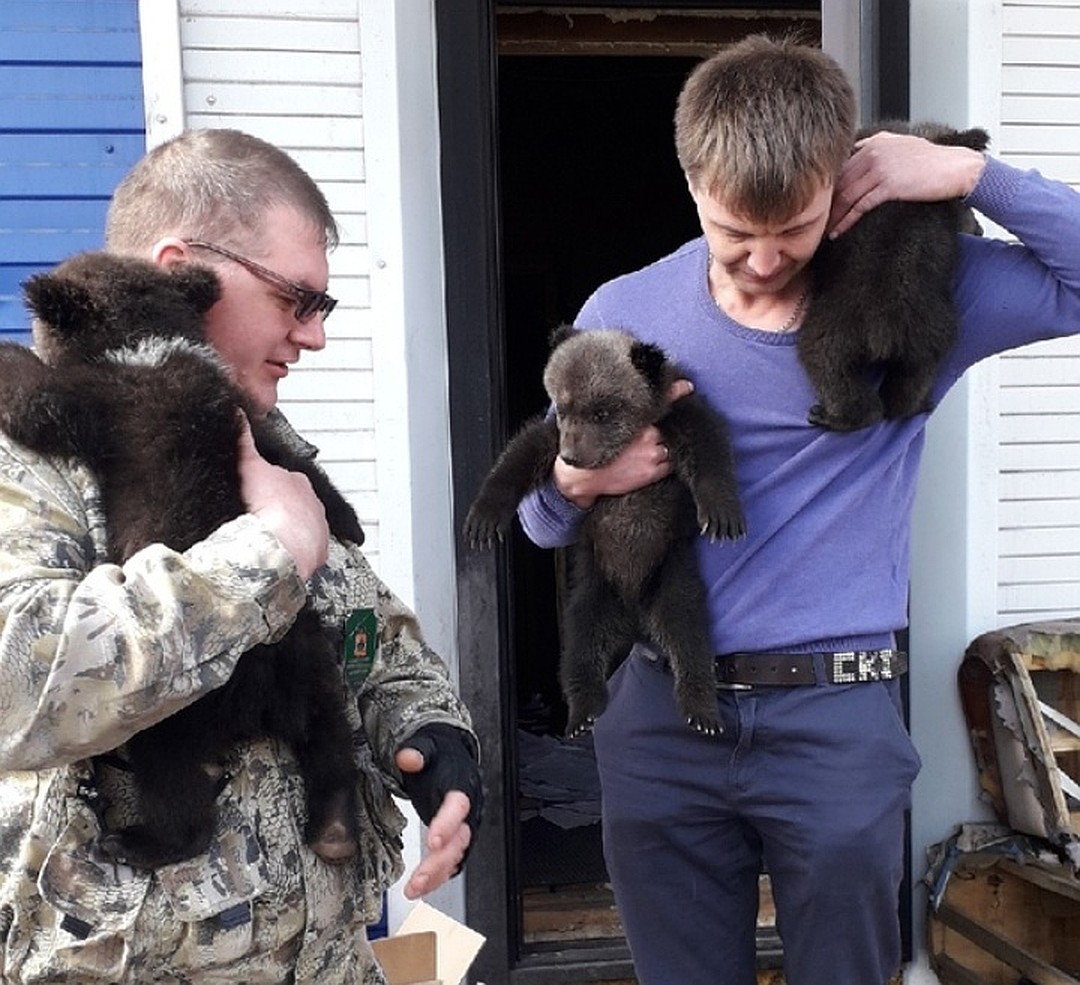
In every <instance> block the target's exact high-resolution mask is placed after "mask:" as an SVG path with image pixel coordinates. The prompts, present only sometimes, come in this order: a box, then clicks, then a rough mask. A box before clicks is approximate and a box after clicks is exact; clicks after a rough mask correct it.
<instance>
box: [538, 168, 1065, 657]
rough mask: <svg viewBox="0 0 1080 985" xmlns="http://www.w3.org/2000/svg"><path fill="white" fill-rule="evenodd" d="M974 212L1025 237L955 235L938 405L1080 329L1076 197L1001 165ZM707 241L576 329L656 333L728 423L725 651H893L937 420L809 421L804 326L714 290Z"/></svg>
mask: <svg viewBox="0 0 1080 985" xmlns="http://www.w3.org/2000/svg"><path fill="white" fill-rule="evenodd" d="M968 202H969V204H970V205H971V206H972V207H974V208H975V209H977V210H978V211H980V212H981V213H982V214H983V215H985V216H986V217H987V218H989V219H991V220H993V221H994V222H996V223H997V224H998V225H1000V226H1002V227H1003V228H1005V229H1007V230H1008V231H1009V232H1010V233H1012V234H1013V235H1014V236H1015V237H1016V238H1017V239H1018V240H1019V241H1020V243H1022V244H1023V245H1018V244H1009V243H1005V242H1004V241H1001V240H996V239H988V238H979V237H969V236H964V237H962V240H963V241H962V243H961V254H960V262H959V267H958V270H957V276H956V302H957V310H958V312H959V315H960V338H959V342H958V344H957V345H956V347H955V348H954V350H953V351H952V352H951V353H950V355H949V356H948V357H947V359H946V362H945V364H944V366H943V367H942V369H941V371H940V375H939V378H938V382H937V385H936V388H935V392H934V402H935V405H936V404H937V403H938V402H939V401H940V400H941V398H942V396H944V394H945V393H946V391H947V390H948V389H949V388H950V387H951V386H952V385H953V383H955V382H956V380H958V379H959V377H960V376H961V374H962V373H963V372H964V371H965V370H966V369H967V368H968V367H969V366H971V365H973V364H974V363H976V362H978V361H979V360H980V359H983V358H985V357H986V356H988V355H991V354H993V353H996V352H1002V351H1004V350H1006V349H1010V348H1014V347H1016V346H1019V345H1024V344H1026V343H1029V342H1034V341H1037V340H1040V339H1046V338H1051V337H1054V336H1062V335H1070V334H1073V333H1077V332H1080V195H1078V194H1076V193H1074V192H1073V191H1071V190H1070V189H1069V188H1068V187H1067V186H1065V185H1062V184H1059V183H1056V182H1052V181H1049V180H1047V179H1045V178H1043V177H1042V176H1041V175H1039V174H1038V173H1037V172H1033V171H1026V172H1025V171H1019V170H1016V169H1014V168H1012V167H1009V166H1008V165H1005V164H1003V163H1001V162H1000V161H996V160H994V159H990V160H988V162H987V166H986V168H985V169H984V172H983V175H982V178H981V179H980V181H979V183H978V185H977V187H976V188H975V189H974V190H973V191H972V193H971V195H970V196H969V198H968ZM707 263H708V254H707V247H706V245H705V241H704V239H703V238H699V239H695V240H692V241H691V242H689V243H687V244H685V245H684V246H683V247H681V248H680V249H679V250H677V251H676V252H674V253H672V254H671V255H670V256H667V257H664V258H663V259H661V260H659V261H657V262H656V263H653V264H651V265H650V266H648V267H646V268H644V269H643V270H639V271H637V272H636V273H632V274H628V275H626V276H623V277H619V278H617V279H615V280H613V281H610V282H608V283H607V284H604V285H603V286H602V287H600V288H599V289H598V290H597V291H596V292H595V293H594V294H593V296H592V297H591V298H589V300H588V301H587V302H586V303H585V306H584V307H583V308H582V310H581V313H580V314H579V316H578V318H577V324H578V326H579V327H582V328H622V329H626V330H627V331H630V332H632V333H633V334H634V335H636V336H637V337H638V338H640V339H642V340H645V341H649V342H655V343H656V344H658V345H660V346H661V347H663V348H664V350H665V351H666V352H667V353H668V354H669V355H670V356H671V357H672V358H673V359H675V360H676V361H678V362H679V363H680V364H681V365H682V366H683V368H684V369H685V370H686V371H687V375H688V376H689V377H690V378H691V379H692V380H693V381H694V384H695V387H696V391H697V392H698V393H699V394H701V395H702V396H704V397H705V398H706V399H707V400H708V401H709V402H710V403H711V404H712V405H713V406H714V407H715V408H716V409H717V410H718V411H720V412H721V413H722V414H723V415H724V417H725V418H726V419H727V421H728V427H729V433H730V437H731V442H732V446H733V450H734V455H735V463H736V469H737V472H738V479H739V489H740V492H741V495H742V501H743V506H744V509H745V510H746V520H747V527H748V534H747V536H746V537H745V538H744V539H743V540H741V541H739V542H736V543H731V542H719V543H710V542H708V541H706V540H705V539H701V540H700V541H699V548H698V560H699V565H700V568H701V573H702V576H703V578H704V580H705V583H706V585H707V586H708V593H709V611H710V624H711V631H712V639H713V645H714V647H715V652H717V653H730V652H733V651H736V650H765V649H783V650H791V651H803V650H814V649H824V650H845V649H861V648H874V647H882V646H889V645H891V644H892V642H893V634H894V632H895V631H896V630H897V629H900V628H901V627H903V626H904V625H905V624H906V610H907V596H908V568H909V533H910V527H911V511H912V502H913V499H914V495H915V480H916V475H917V472H918V467H919V460H920V458H921V455H922V449H923V443H924V428H925V426H926V415H920V416H918V417H915V418H912V419H909V420H902V421H890V422H884V423H881V424H878V425H876V426H874V427H870V428H866V429H863V430H861V431H855V432H851V433H834V432H828V431H824V430H822V429H821V428H817V427H814V426H812V425H810V424H808V423H807V420H806V415H807V411H808V410H809V408H810V406H811V404H813V403H814V402H815V396H814V393H813V390H812V388H811V386H810V383H809V381H808V380H807V378H806V374H805V373H804V372H803V370H802V367H801V365H800V363H799V359H798V356H797V353H796V348H795V334H794V333H787V334H778V333H775V332H766V331H760V330H756V329H752V328H747V327H745V326H743V325H740V324H738V323H737V322H735V321H733V320H732V319H731V318H729V317H727V316H726V315H725V314H723V313H722V312H721V311H720V310H719V309H718V308H717V307H716V305H715V304H714V303H713V301H712V298H711V297H710V295H709V291H708V285H707V277H706V265H707ZM583 515H584V514H583V512H582V511H581V510H579V509H578V508H577V507H575V506H574V505H573V504H572V503H570V502H568V501H567V500H566V499H564V498H563V497H562V496H561V495H560V494H559V493H558V491H557V490H556V489H555V488H554V486H553V485H551V484H550V483H549V484H548V485H546V486H544V487H542V488H541V489H540V490H538V491H537V492H535V493H533V494H531V495H530V496H529V497H528V498H527V499H526V500H525V501H524V502H523V503H522V505H521V508H520V509H519V516H520V519H521V522H522V525H523V527H524V529H525V532H526V533H527V534H528V536H529V537H530V539H532V541H533V542H534V543H536V544H538V545H539V546H541V547H557V546H563V545H566V544H569V543H572V542H573V540H574V539H575V537H576V535H577V530H578V526H579V524H580V521H581V518H582V516H583Z"/></svg>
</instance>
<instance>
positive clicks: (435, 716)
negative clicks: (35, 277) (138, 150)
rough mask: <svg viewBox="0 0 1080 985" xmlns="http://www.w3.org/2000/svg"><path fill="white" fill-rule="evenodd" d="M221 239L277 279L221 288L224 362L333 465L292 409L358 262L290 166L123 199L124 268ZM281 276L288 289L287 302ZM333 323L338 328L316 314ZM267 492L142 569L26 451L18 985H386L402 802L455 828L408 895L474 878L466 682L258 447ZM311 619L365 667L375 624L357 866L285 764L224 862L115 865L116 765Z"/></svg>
mask: <svg viewBox="0 0 1080 985" xmlns="http://www.w3.org/2000/svg"><path fill="white" fill-rule="evenodd" d="M226 171H228V174H229V177H227V178H226V179H225V180H221V178H220V174H223V173H225V172H226ZM211 174H212V175H213V180H209V179H208V180H206V181H200V180H199V176H200V175H201V176H208V175H211ZM177 176H179V177H177ZM223 189H224V190H225V192H226V193H227V194H226V197H224V198H223ZM245 196H246V198H245ZM187 199H191V200H192V201H191V202H189V201H187ZM237 199H239V201H237ZM147 216H149V219H148V218H147ZM210 236H215V237H219V238H225V239H227V241H228V242H229V243H230V244H232V245H233V247H234V248H235V247H236V244H237V243H247V244H248V249H249V251H250V252H256V253H257V255H258V256H259V258H260V259H259V262H258V263H257V264H255V265H254V266H253V267H249V266H248V265H246V264H245V263H244V262H242V261H243V257H242V256H241V255H240V252H239V249H237V250H236V255H237V257H238V258H239V259H238V260H237V262H235V263H223V264H222V266H221V267H220V268H216V269H217V270H218V273H219V279H220V280H221V282H222V291H223V294H222V300H221V301H220V302H218V304H217V305H216V306H215V309H212V311H211V313H210V316H208V336H209V338H210V341H211V342H212V343H213V344H214V345H215V347H216V348H217V349H218V350H219V352H220V353H221V354H222V356H223V358H224V359H225V361H226V363H227V364H228V365H229V366H230V368H231V369H232V371H233V374H234V376H235V378H236V379H237V381H238V382H239V383H240V385H241V386H242V388H243V389H244V390H245V392H246V393H247V395H248V396H249V398H251V400H252V402H253V405H254V406H255V408H256V410H257V411H260V410H261V411H263V412H265V413H266V414H268V415H269V416H270V419H271V420H273V421H274V422H275V425H276V426H277V427H278V429H279V431H280V432H281V434H282V435H284V436H286V437H287V438H288V440H289V441H290V442H291V443H292V445H293V446H294V447H295V448H296V449H297V450H299V451H302V452H304V453H306V454H313V453H314V449H312V448H311V446H309V445H307V444H306V442H303V441H302V439H300V438H299V437H298V436H297V435H295V433H294V432H292V430H291V429H290V428H289V426H288V424H287V423H286V422H285V421H284V418H282V417H281V416H280V414H279V413H278V412H277V411H276V410H274V404H275V403H276V397H277V389H276V384H277V381H278V380H279V379H280V378H281V377H282V376H283V375H285V373H286V372H287V365H288V364H291V363H292V362H295V361H296V359H298V358H299V355H300V351H301V350H303V349H309V348H310V349H317V348H321V347H322V344H324V343H325V335H324V334H323V332H322V318H323V317H324V316H325V315H326V314H328V313H329V309H330V308H332V307H333V301H332V300H331V299H329V297H328V296H327V295H326V294H325V292H324V290H323V289H322V288H323V286H324V285H325V280H326V265H325V252H326V248H327V246H328V245H333V243H334V242H335V241H336V226H335V224H334V221H333V218H332V217H331V216H330V213H329V210H328V209H327V207H326V204H325V199H324V198H323V197H322V195H321V193H320V192H319V191H318V190H317V189H316V188H315V186H314V183H313V182H311V179H310V178H309V177H308V176H307V175H306V174H304V172H302V171H301V170H300V169H299V168H298V167H297V166H296V165H295V164H294V163H293V162H291V160H290V159H288V158H287V157H286V155H284V154H282V153H281V152H280V151H278V150H277V149H276V148H273V147H270V146H269V145H266V144H264V143H263V142H262V141H258V140H256V139H255V138H251V137H248V136H247V135H243V134H238V133H236V132H233V131H224V130H221V131H204V132H199V131H193V132H191V133H189V134H185V135H183V136H181V137H180V138H177V139H176V140H174V141H172V142H170V143H169V144H166V145H163V147H160V148H158V149H157V150H156V151H154V152H151V154H150V155H148V156H147V158H145V159H144V161H143V162H142V163H141V164H140V165H138V166H137V167H136V169H135V171H134V172H133V174H132V175H131V176H129V178H128V179H127V180H126V181H125V183H124V184H123V185H122V186H121V189H120V190H118V193H117V196H116V197H115V198H114V203H113V208H112V210H111V211H110V228H109V246H110V248H111V249H115V250H118V251H120V252H139V253H143V254H145V253H146V252H150V254H151V256H152V257H153V259H154V260H155V261H157V262H159V263H170V262H192V261H194V259H195V257H194V251H193V249H192V247H191V244H190V243H189V242H188V240H189V239H190V240H201V239H202V238H203V237H206V238H207V240H209V237H210ZM149 243H153V244H154V245H153V248H152V249H149V250H148V249H147V246H148V244H149ZM162 244H164V246H162ZM317 254H318V257H321V262H320V259H318V257H317V256H316V255H317ZM199 262H204V258H203V257H199ZM264 263H265V266H263V264H264ZM274 263H277V264H278V265H279V266H278V267H274ZM305 264H306V266H305ZM278 269H284V270H285V271H287V272H288V277H286V278H284V279H282V278H280V277H279V278H278V279H277V280H275V279H274V277H275V276H277V275H276V273H275V271H276V270H278ZM259 271H262V273H263V274H267V273H268V272H269V273H270V274H271V275H272V276H270V277H269V278H267V277H261V276H259V273H258V272H259ZM294 280H295V281H300V284H297V283H295V282H294ZM313 299H314V302H315V303H316V304H317V305H318V307H317V308H316V311H315V317H312V314H311V311H310V310H305V309H303V308H302V307H301V305H302V304H307V305H308V309H310V308H311V306H312V301H313ZM245 319H250V324H248V325H245ZM241 473H242V481H243V483H244V497H245V501H246V502H247V504H248V507H249V512H248V513H247V514H245V515H243V516H241V517H239V518H237V519H235V520H232V521H229V522H228V523H225V524H223V525H222V526H221V527H219V528H218V529H217V530H216V531H215V532H214V533H213V534H211V535H210V536H209V537H208V538H207V539H206V540H204V541H202V542H201V543H199V544H196V545H195V546H194V547H192V548H191V549H190V550H188V551H185V552H182V553H178V552H176V551H173V550H170V549H169V548H167V547H165V546H164V545H161V544H156V545H151V546H149V547H147V548H145V549H143V550H141V551H139V552H137V553H136V554H135V555H133V556H132V557H131V559H130V560H129V561H128V562H126V563H125V564H124V565H123V566H118V565H116V564H112V563H109V562H108V561H107V555H106V537H105V525H104V513H103V508H102V502H101V496H100V490H99V489H98V487H97V484H96V482H95V480H94V478H93V476H92V474H91V473H90V472H89V470H88V469H87V468H85V467H84V466H83V465H81V464H80V463H78V462H71V461H66V462H61V461H53V460H46V459H43V458H41V457H39V456H37V455H34V454H32V453H30V452H28V451H27V450H26V449H24V448H20V447H19V446H17V445H14V444H13V443H11V442H10V441H9V440H8V439H7V438H6V437H4V436H3V435H0V721H2V722H3V728H2V730H0V982H4V983H11V985H15V983H41V982H57V983H59V982H64V983H84V982H110V983H120V982H123V983H139V985H142V983H150V982H154V983H175V985H181V983H191V985H209V983H222V985H224V983H251V985H255V983H264V982H265V983H275V985H277V983H286V982H289V983H305V982H316V981H317V982H318V983H319V985H337V983H341V985H346V983H356V985H360V983H363V985H383V983H384V982H385V979H384V977H383V974H382V972H381V970H380V969H379V968H378V966H377V965H376V963H375V962H374V959H373V957H372V955H371V950H370V948H369V947H368V945H367V940H366V934H365V927H366V925H367V924H369V923H371V922H373V921H374V920H375V919H376V918H377V917H378V915H379V911H380V905H381V900H382V894H383V891H384V890H385V889H386V888H387V887H388V886H389V885H390V884H391V883H393V882H394V881H395V880H397V879H398V878H399V876H401V875H402V872H403V866H402V861H401V838H400V835H401V830H402V827H403V824H404V819H403V817H402V816H401V814H400V812H399V811H398V810H397V808H396V806H395V804H394V802H393V800H392V799H391V795H395V794H396V795H399V796H410V797H412V799H413V802H414V804H415V806H416V809H417V812H418V813H419V815H420V816H421V818H422V819H423V820H424V821H425V822H426V823H427V824H428V825H429V831H428V838H427V849H428V851H427V854H426V856H425V858H424V859H423V860H422V861H421V863H420V864H419V865H418V867H417V869H416V870H415V872H414V873H413V874H412V876H411V878H410V880H409V882H408V883H407V885H406V889H405V892H406V895H408V896H410V897H416V896H418V895H421V894H422V893H424V892H428V891H430V890H431V889H434V888H436V887H437V886H438V885H439V884H441V883H442V882H443V881H445V880H446V879H447V878H449V877H450V876H452V875H453V874H455V872H456V871H457V870H458V869H459V868H460V866H461V864H462V862H463V860H464V857H465V854H466V852H467V850H468V845H469V841H470V839H471V837H472V831H473V828H474V827H475V825H476V824H477V823H478V820H479V810H480V799H481V791H480V784H479V773H478V769H477V766H476V748H477V747H476V741H475V737H474V735H473V734H472V732H471V727H470V722H469V717H468V713H467V711H466V709H465V708H464V707H463V705H462V704H461V702H460V700H459V699H458V698H457V696H456V695H455V692H454V690H453V687H452V685H451V683H450V681H449V678H448V675H447V672H446V668H445V666H444V665H443V663H442V661H441V660H440V659H439V658H438V656H436V655H435V654H434V653H433V652H432V651H431V650H430V649H429V648H428V647H427V646H426V645H425V643H424V641H423V638H422V636H421V633H420V628H419V626H418V624H417V621H416V618H415V616H414V615H413V614H412V613H411V612H410V611H409V610H408V609H407V608H406V607H405V606H404V605H403V604H402V603H401V602H400V601H399V600H398V599H397V598H396V597H395V596H394V595H393V594H392V593H391V592H390V591H389V589H388V588H387V587H386V586H385V585H383V584H382V583H381V582H380V581H379V579H378V578H377V577H376V576H375V574H374V573H373V571H372V570H371V568H370V566H369V565H368V563H367V561H366V560H365V558H364V556H363V554H362V553H361V551H360V550H359V549H357V548H355V547H352V546H346V545H344V544H342V543H340V542H337V541H334V540H332V539H330V538H329V536H328V534H327V532H326V529H325V517H324V516H323V515H322V512H321V506H319V505H318V503H317V500H315V498H314V494H313V492H312V491H311V489H310V486H309V485H307V480H306V479H305V478H303V477H300V476H298V475H296V474H295V473H283V470H279V469H275V468H274V467H273V466H271V465H269V464H268V463H266V462H265V461H263V460H262V459H261V458H259V456H258V454H257V452H255V450H254V446H253V445H249V447H248V448H247V458H246V460H244V459H243V456H242V466H241ZM320 524H321V526H320ZM305 599H309V600H310V601H311V602H312V604H313V605H314V607H315V608H316V610H317V611H318V612H319V614H320V616H321V618H322V620H323V623H324V625H325V626H326V629H327V632H328V634H330V635H331V638H332V639H333V640H334V641H335V643H336V644H337V646H338V647H339V648H341V647H342V644H343V643H344V642H345V639H346V637H347V636H348V634H350V633H352V634H353V636H355V635H356V633H357V628H356V627H357V626H358V625H362V626H370V627H371V629H372V630H373V633H372V636H373V638H369V639H368V640H367V644H366V646H364V647H361V648H359V649H358V657H359V663H358V665H356V666H352V667H349V668H347V670H346V673H344V674H343V684H344V687H345V689H346V690H347V692H348V694H349V696H350V699H351V700H349V701H348V702H347V709H348V713H349V715H350V720H351V722H352V724H353V726H354V749H355V754H356V760H357V763H358V765H359V767H360V770H361V775H362V781H361V788H360V803H361V810H360V817H359V818H358V823H359V830H360V846H359V852H358V853H357V856H356V859H355V860H354V861H352V862H350V863H349V864H346V865H339V866H330V865H327V864H325V863H324V862H323V861H322V860H321V859H319V857H318V856H317V855H315V854H314V853H313V852H312V851H311V849H310V848H309V847H308V846H307V845H306V844H305V843H304V839H303V837H302V832H303V828H304V812H305V807H304V791H303V787H302V782H301V780H300V777H299V773H298V770H297V766H296V761H295V759H294V758H293V755H292V753H291V751H290V750H289V749H288V748H287V747H286V746H284V745H283V744H282V743H279V742H277V741H275V740H272V739H260V740H256V741H251V742H245V743H242V744H240V745H238V746H237V747H236V748H235V749H234V750H233V751H232V752H231V753H230V754H229V756H228V757H227V758H226V760H225V761H224V762H223V763H221V764H218V766H219V768H220V769H221V771H222V792H221V795H220V797H219V799H218V801H217V805H216V808H217V821H216V829H215V834H214V837H213V839H212V842H211V846H210V849H209V850H208V851H207V852H206V853H205V854H203V855H199V856H196V857H195V858H192V859H189V860H185V861H182V862H177V863H173V864H170V865H166V866H162V867H161V868H158V869H155V870H153V871H146V870H140V869H135V868H132V867H129V866H126V865H122V864H117V863H114V862H112V861H107V860H104V859H103V858H102V856H101V855H100V854H99V853H96V852H95V851H94V841H95V839H96V837H97V836H98V834H99V832H100V831H101V829H102V827H103V826H107V825H108V824H109V823H110V820H111V819H117V818H120V817H122V816H124V812H125V811H130V810H132V807H131V804H132V797H131V793H132V791H131V789H130V781H129V780H128V779H127V778H126V777H125V771H124V770H123V769H122V768H121V767H122V755H121V756H113V755H110V753H111V752H112V751H113V750H117V749H119V750H120V751H121V754H122V749H123V744H124V742H125V741H126V740H127V739H128V738H130V737H131V736H132V735H133V734H135V733H136V732H138V731H139V730H141V729H143V728H145V727H148V726H150V725H152V724H154V723H156V722H157V721H160V720H161V719H162V718H164V717H166V716H167V715H169V714H170V713H172V712H175V711H177V710H179V709H180V708H183V707H185V706H186V705H188V704H190V703H191V702H192V701H194V700H196V699H197V698H199V697H200V696H201V695H203V694H206V693H207V692H208V691H210V690H212V689H213V688H216V687H219V686H221V685H222V684H223V683H224V682H225V681H226V680H228V678H229V675H230V674H231V673H232V670H233V668H234V667H235V665H236V662H237V660H238V659H239V657H240V655H241V654H242V653H244V652H245V651H246V650H248V649H250V648H251V647H252V646H255V645H256V644H259V643H266V642H270V641H273V640H275V639H277V638H278V637H280V636H281V635H282V634H283V633H284V632H285V631H286V630H287V629H288V627H289V626H290V624H291V622H292V620H293V619H294V618H295V616H296V614H297V612H298V611H299V609H300V608H301V606H302V605H303V604H304V601H305ZM350 642H351V643H352V644H355V643H356V640H355V639H352V638H351V637H350ZM448 735H449V736H450V737H451V741H449V742H447V736H448ZM455 737H456V738H455ZM118 763H119V765H118Z"/></svg>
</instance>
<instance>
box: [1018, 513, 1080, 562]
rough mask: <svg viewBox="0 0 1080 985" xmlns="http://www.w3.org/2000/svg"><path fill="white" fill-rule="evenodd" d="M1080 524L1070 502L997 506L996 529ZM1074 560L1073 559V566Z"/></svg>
mask: <svg viewBox="0 0 1080 985" xmlns="http://www.w3.org/2000/svg"><path fill="white" fill-rule="evenodd" d="M1078 522H1080V521H1078V518H1077V505H1076V503H1074V502H1073V501H1072V500H1068V499H1062V500H1040V501H1038V502H1031V501H1030V500H1017V501H1015V502H1005V503H1001V504H999V506H998V527H999V529H1001V530H1008V529H1010V528H1016V527H1073V526H1076V524H1077V523H1078ZM1075 561H1076V559H1075V558H1073V563H1074V564H1075Z"/></svg>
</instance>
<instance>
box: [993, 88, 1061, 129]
mask: <svg viewBox="0 0 1080 985" xmlns="http://www.w3.org/2000/svg"><path fill="white" fill-rule="evenodd" d="M1001 122H1002V123H1003V124H1007V123H1028V122H1038V123H1041V124H1044V125H1047V124H1049V125H1054V124H1069V125H1074V124H1077V123H1080V97H1077V96H1074V95H1070V94H1054V95H1048V94H1045V93H1018V94H1016V95H1005V96H1002V98H1001Z"/></svg>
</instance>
